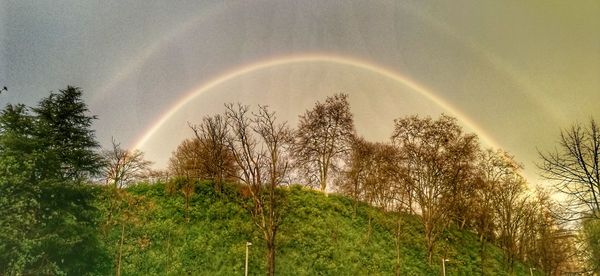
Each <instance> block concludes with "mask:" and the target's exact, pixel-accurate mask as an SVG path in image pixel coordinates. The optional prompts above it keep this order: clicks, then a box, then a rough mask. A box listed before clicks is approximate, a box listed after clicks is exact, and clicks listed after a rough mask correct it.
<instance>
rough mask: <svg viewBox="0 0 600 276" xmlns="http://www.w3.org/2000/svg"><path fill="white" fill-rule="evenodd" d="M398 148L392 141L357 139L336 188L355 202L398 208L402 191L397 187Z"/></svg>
mask: <svg viewBox="0 0 600 276" xmlns="http://www.w3.org/2000/svg"><path fill="white" fill-rule="evenodd" d="M397 155H398V151H397V149H396V148H395V147H394V146H393V145H391V144H383V143H373V142H368V141H366V140H364V139H363V138H356V139H355V141H354V142H353V145H352V151H351V154H350V156H349V160H348V161H346V163H347V167H346V169H345V170H344V171H343V173H342V177H341V178H340V179H339V180H340V181H338V184H337V185H338V188H339V190H340V191H341V192H342V193H345V194H347V195H349V196H351V197H352V198H354V199H355V200H356V201H363V202H366V203H369V204H371V205H373V206H377V207H380V208H382V209H383V210H399V208H397V207H398V205H401V204H402V203H403V202H402V201H401V200H400V199H402V198H403V196H404V192H403V190H402V189H401V187H400V186H399V183H398V182H399V181H400V177H399V175H400V171H399V169H398V167H397V158H398V157H397Z"/></svg>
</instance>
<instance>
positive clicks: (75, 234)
mask: <svg viewBox="0 0 600 276" xmlns="http://www.w3.org/2000/svg"><path fill="white" fill-rule="evenodd" d="M81 93H82V91H81V89H79V88H75V87H67V88H66V89H64V90H60V91H59V92H58V93H51V94H50V95H49V96H48V97H46V98H44V99H42V100H41V101H40V102H39V104H38V105H37V106H36V107H27V106H24V105H20V104H19V105H10V104H9V105H7V106H6V107H5V108H4V109H3V110H2V112H1V113H0V153H1V158H0V171H1V172H2V173H1V174H0V212H1V213H0V228H1V229H3V230H4V231H1V232H0V241H2V242H1V243H0V264H1V265H2V271H3V273H7V274H64V273H66V274H84V273H89V272H93V271H95V272H97V273H100V274H103V273H106V272H107V271H110V270H113V271H114V272H115V274H117V275H120V271H121V260H122V255H123V253H124V245H123V237H124V236H125V233H126V231H128V230H127V229H128V228H129V227H130V226H131V225H132V224H135V223H139V222H137V221H136V220H138V219H139V218H140V216H139V214H140V213H141V212H144V210H146V209H148V208H151V206H147V205H145V202H144V199H143V198H141V197H138V196H134V195H131V194H129V193H127V191H126V189H124V188H126V187H128V186H130V185H134V184H135V183H137V182H138V181H140V180H141V179H148V178H162V180H164V181H165V182H166V184H165V185H166V188H167V191H170V192H171V193H173V194H175V193H178V194H181V195H182V196H183V197H184V199H185V200H184V202H185V207H184V209H185V212H186V214H185V216H186V218H187V219H188V221H189V219H190V216H189V214H187V209H188V205H189V204H190V199H191V197H192V196H193V194H194V187H195V181H197V180H200V179H209V180H212V181H213V182H214V183H215V190H216V191H217V192H221V191H222V189H223V184H225V183H226V182H236V183H240V184H241V185H242V187H243V189H242V190H241V192H240V195H239V196H240V197H241V198H242V200H240V202H241V203H242V204H244V206H245V207H246V209H247V210H248V212H249V214H250V217H251V218H252V221H253V223H254V225H255V226H256V229H257V230H258V231H259V232H260V233H261V235H262V237H263V238H264V240H265V243H266V246H267V255H266V256H265V258H266V260H267V273H268V274H269V275H273V274H275V267H276V266H275V263H276V248H277V246H276V241H277V233H278V230H279V228H280V227H281V225H282V223H283V217H284V216H285V214H286V208H287V206H286V198H285V193H284V192H283V191H282V187H285V186H287V185H289V184H291V183H304V184H305V185H307V186H310V187H313V188H315V189H318V190H320V191H322V192H324V193H330V192H336V193H341V194H344V195H347V196H348V197H350V198H352V199H354V200H355V202H357V203H358V202H364V203H367V204H370V205H372V206H375V207H377V208H380V209H381V210H384V211H386V212H402V213H410V214H414V215H416V217H417V218H418V219H419V220H420V222H421V224H422V226H423V229H424V232H423V235H424V238H425V239H424V240H425V244H423V246H424V247H425V248H426V250H427V253H428V254H427V258H428V261H429V262H430V263H431V262H433V260H434V257H436V256H439V257H443V258H445V255H444V254H445V253H444V252H443V248H438V244H439V242H440V239H441V238H442V236H443V234H444V232H445V231H447V230H448V229H449V227H457V228H460V229H464V230H467V231H471V232H473V233H475V234H476V235H477V236H478V237H479V240H480V242H481V244H480V254H481V265H482V266H485V262H486V261H485V260H486V258H488V255H487V254H488V253H489V248H488V247H489V245H488V244H489V243H492V244H495V245H497V246H499V247H500V248H502V249H503V250H504V251H505V252H506V254H505V256H506V260H505V263H506V267H507V269H508V270H511V269H512V267H513V265H514V262H515V261H517V260H519V261H523V262H525V263H529V264H531V265H532V266H536V267H539V268H540V269H542V270H544V271H545V272H546V273H547V274H556V273H559V272H560V271H564V270H565V269H566V268H565V267H566V266H567V265H569V260H570V259H571V257H572V256H571V254H574V252H589V254H587V255H586V257H587V258H588V260H589V261H590V262H589V263H590V264H591V266H590V267H591V269H595V270H596V271H597V269H598V266H597V265H598V258H597V256H598V255H599V254H600V253H598V252H600V250H599V249H598V248H600V247H599V246H598V245H597V242H596V243H594V242H593V241H594V239H595V240H597V237H598V236H600V234H598V233H600V231H598V229H600V224H599V223H598V222H597V219H598V201H597V197H598V179H600V178H599V177H598V171H599V169H598V168H599V166H598V164H599V161H598V159H599V157H600V154H599V152H600V150H599V148H600V146H599V145H600V135H598V131H597V127H596V124H595V123H594V122H593V121H592V123H591V125H590V126H589V127H581V126H578V125H576V126H574V127H573V128H572V129H568V130H565V131H563V133H562V135H561V139H562V140H561V143H560V144H559V145H560V146H559V147H558V148H557V150H556V151H555V152H550V153H540V156H541V160H542V161H541V163H540V169H541V171H542V174H543V176H545V177H546V178H547V179H548V180H549V181H553V182H555V184H556V186H555V187H556V188H558V190H559V191H563V192H567V193H568V194H569V195H571V197H570V198H571V199H572V201H570V202H567V203H570V204H567V206H564V204H559V203H558V202H556V201H555V200H553V198H552V197H551V192H552V191H548V190H545V189H541V188H537V189H534V190H531V189H530V188H529V186H528V184H527V182H526V180H525V178H524V177H523V176H522V174H521V171H522V165H521V164H519V163H518V162H517V161H516V160H515V158H514V157H513V156H511V155H510V154H509V153H507V152H505V151H503V150H501V149H484V148H482V147H481V145H480V144H479V142H478V138H477V136H476V135H475V134H471V133H466V132H464V131H463V129H462V128H461V127H460V126H459V125H458V122H457V120H456V119H455V118H452V117H451V116H447V115H442V116H440V117H439V118H435V119H434V118H430V117H419V116H407V117H402V118H398V119H396V120H395V121H394V129H393V132H392V133H391V134H390V140H389V141H388V142H371V141H368V140H366V139H364V138H362V137H360V136H359V135H358V134H357V132H356V130H355V126H354V120H353V114H352V112H351V109H350V104H349V101H348V95H345V94H336V95H333V96H330V97H327V98H326V99H325V100H324V101H322V102H321V101H319V102H316V103H315V105H314V106H313V107H312V108H311V109H309V110H306V111H305V112H304V113H303V114H301V115H300V116H299V123H298V125H297V126H296V127H295V128H293V127H292V126H290V125H288V123H287V122H282V121H280V120H279V119H278V118H277V115H276V113H275V112H274V111H272V110H271V109H270V108H269V107H267V106H258V107H256V108H251V107H249V106H246V105H243V104H226V105H225V112H224V113H222V114H215V115H211V116H206V117H204V118H202V119H201V120H200V121H199V122H198V123H196V124H194V123H190V124H189V127H190V129H191V131H192V133H193V138H191V139H187V140H185V141H183V142H182V143H181V144H180V145H179V146H178V147H177V149H176V150H175V151H174V152H173V154H172V156H171V158H170V160H169V167H168V169H167V171H165V172H162V173H161V172H155V171H152V170H150V162H148V161H146V160H145V159H144V157H143V153H142V152H140V151H137V150H133V151H130V150H126V149H122V148H121V146H120V145H119V143H118V142H117V141H116V140H113V143H112V147H111V148H109V149H105V150H102V149H100V147H99V144H98V142H97V141H96V140H95V136H94V130H92V129H91V125H92V122H93V120H95V119H96V117H95V116H90V115H88V113H89V111H88V109H87V106H86V105H85V103H84V102H83V101H82V100H81ZM89 183H98V184H103V185H101V187H103V188H106V189H109V193H103V195H102V196H100V195H99V193H98V187H99V185H89ZM94 200H104V201H106V202H108V204H106V205H105V206H108V207H106V208H108V210H105V212H104V213H105V214H106V217H102V218H100V217H99V216H98V212H99V210H97V208H96V207H95V206H94V205H93V201H94ZM565 207H570V208H565ZM569 214H570V216H569V217H570V218H575V219H577V220H578V221H581V222H582V223H581V225H583V226H584V227H583V228H582V229H583V231H582V232H581V233H582V234H581V235H578V236H577V237H583V238H582V239H583V243H581V244H584V245H585V246H586V250H579V251H576V250H575V248H574V247H576V246H577V245H579V244H574V243H573V239H571V238H569V237H570V235H571V234H570V233H571V232H570V231H568V229H567V228H565V226H564V225H563V223H562V222H563V221H564V218H565V216H566V215H569ZM401 225H402V222H401V221H398V235H400V233H401ZM98 229H100V231H98ZM110 229H118V230H119V234H120V242H119V243H118V244H117V245H116V246H115V251H116V252H112V254H108V253H107V252H105V251H104V250H103V249H102V244H101V239H102V235H106V234H107V233H108V232H109V231H110ZM111 255H112V256H111ZM110 258H113V260H114V262H110V261H107V260H109V259H110ZM110 263H114V264H115V265H114V267H106V264H110ZM398 265H399V264H398Z"/></svg>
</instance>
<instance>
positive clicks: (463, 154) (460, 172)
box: [392, 115, 477, 263]
mask: <svg viewBox="0 0 600 276" xmlns="http://www.w3.org/2000/svg"><path fill="white" fill-rule="evenodd" d="M394 123H395V129H394V132H393V135H392V141H393V142H394V144H395V145H396V146H397V147H398V149H399V150H400V154H401V155H402V158H401V159H400V160H399V162H401V163H402V164H401V165H402V166H403V167H404V169H405V173H404V179H405V183H406V184H407V185H410V186H411V193H412V194H413V196H414V199H415V203H416V206H410V208H415V210H414V211H415V212H416V213H419V214H420V216H419V217H420V219H421V222H422V224H423V227H424V229H425V241H426V247H427V252H428V260H429V262H430V263H431V261H432V258H433V253H434V247H435V244H436V243H437V241H438V239H439V236H440V235H441V233H442V232H443V231H444V230H445V229H446V228H447V226H448V224H449V222H450V219H451V217H450V215H451V212H450V210H451V209H450V206H451V205H452V204H455V202H454V199H453V198H452V195H453V194H455V193H456V191H454V189H456V188H457V187H460V186H462V185H461V184H459V183H460V182H462V181H466V180H465V178H466V177H467V174H466V173H465V169H466V168H467V167H468V166H467V165H466V164H468V163H469V162H472V160H473V159H474V155H475V149H477V138H476V136H474V135H471V134H464V133H463V132H462V129H461V128H460V126H458V125H457V123H456V119H454V118H452V117H449V116H446V115H442V116H441V117H440V118H439V119H438V120H435V121H434V120H432V119H431V118H429V117H428V118H424V119H421V118H419V117H417V116H412V117H406V118H401V119H396V120H395V121H394Z"/></svg>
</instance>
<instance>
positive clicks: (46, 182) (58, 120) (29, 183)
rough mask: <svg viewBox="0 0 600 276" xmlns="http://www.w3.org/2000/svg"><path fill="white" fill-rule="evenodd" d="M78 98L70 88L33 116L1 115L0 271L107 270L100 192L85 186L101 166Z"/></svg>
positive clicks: (12, 110) (25, 111)
mask: <svg viewBox="0 0 600 276" xmlns="http://www.w3.org/2000/svg"><path fill="white" fill-rule="evenodd" d="M80 97H81V91H80V90H79V89H77V88H72V87H69V88H67V89H66V90H62V91H60V93H59V94H51V95H50V96H49V97H48V98H46V99H43V100H42V101H41V102H40V104H39V106H38V107H37V108H34V109H33V112H30V109H29V108H27V107H25V106H24V105H14V106H13V105H8V106H6V108H5V109H4V110H2V112H1V113H0V229H1V231H0V232H1V233H0V274H9V275H12V274H34V275H38V274H70V275H86V274H90V273H91V274H94V273H103V272H105V271H106V268H109V266H107V264H108V263H109V262H108V259H107V258H106V257H107V255H106V254H105V251H104V249H103V245H102V244H101V241H100V240H99V239H98V238H97V234H98V231H97V227H96V226H97V220H98V218H99V214H98V212H97V209H96V207H95V206H94V205H93V203H94V199H95V194H96V189H95V188H93V187H91V186H88V185H85V184H83V183H82V180H84V178H83V177H84V176H87V175H92V174H94V173H95V172H97V170H98V169H100V167H101V163H100V162H99V160H100V159H99V156H98V155H97V154H96V153H95V151H94V150H95V147H97V143H96V141H95V140H94V138H93V137H94V135H93V131H91V130H90V128H89V127H90V126H91V121H92V119H93V117H90V116H87V115H86V114H85V112H86V111H87V108H86V106H85V104H84V103H83V102H82V101H81V98H80Z"/></svg>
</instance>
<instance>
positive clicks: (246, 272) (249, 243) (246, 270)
mask: <svg viewBox="0 0 600 276" xmlns="http://www.w3.org/2000/svg"><path fill="white" fill-rule="evenodd" d="M251 245H252V243H251V242H246V269H245V270H244V271H245V272H244V275H245V276H248V248H250V246H251Z"/></svg>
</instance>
